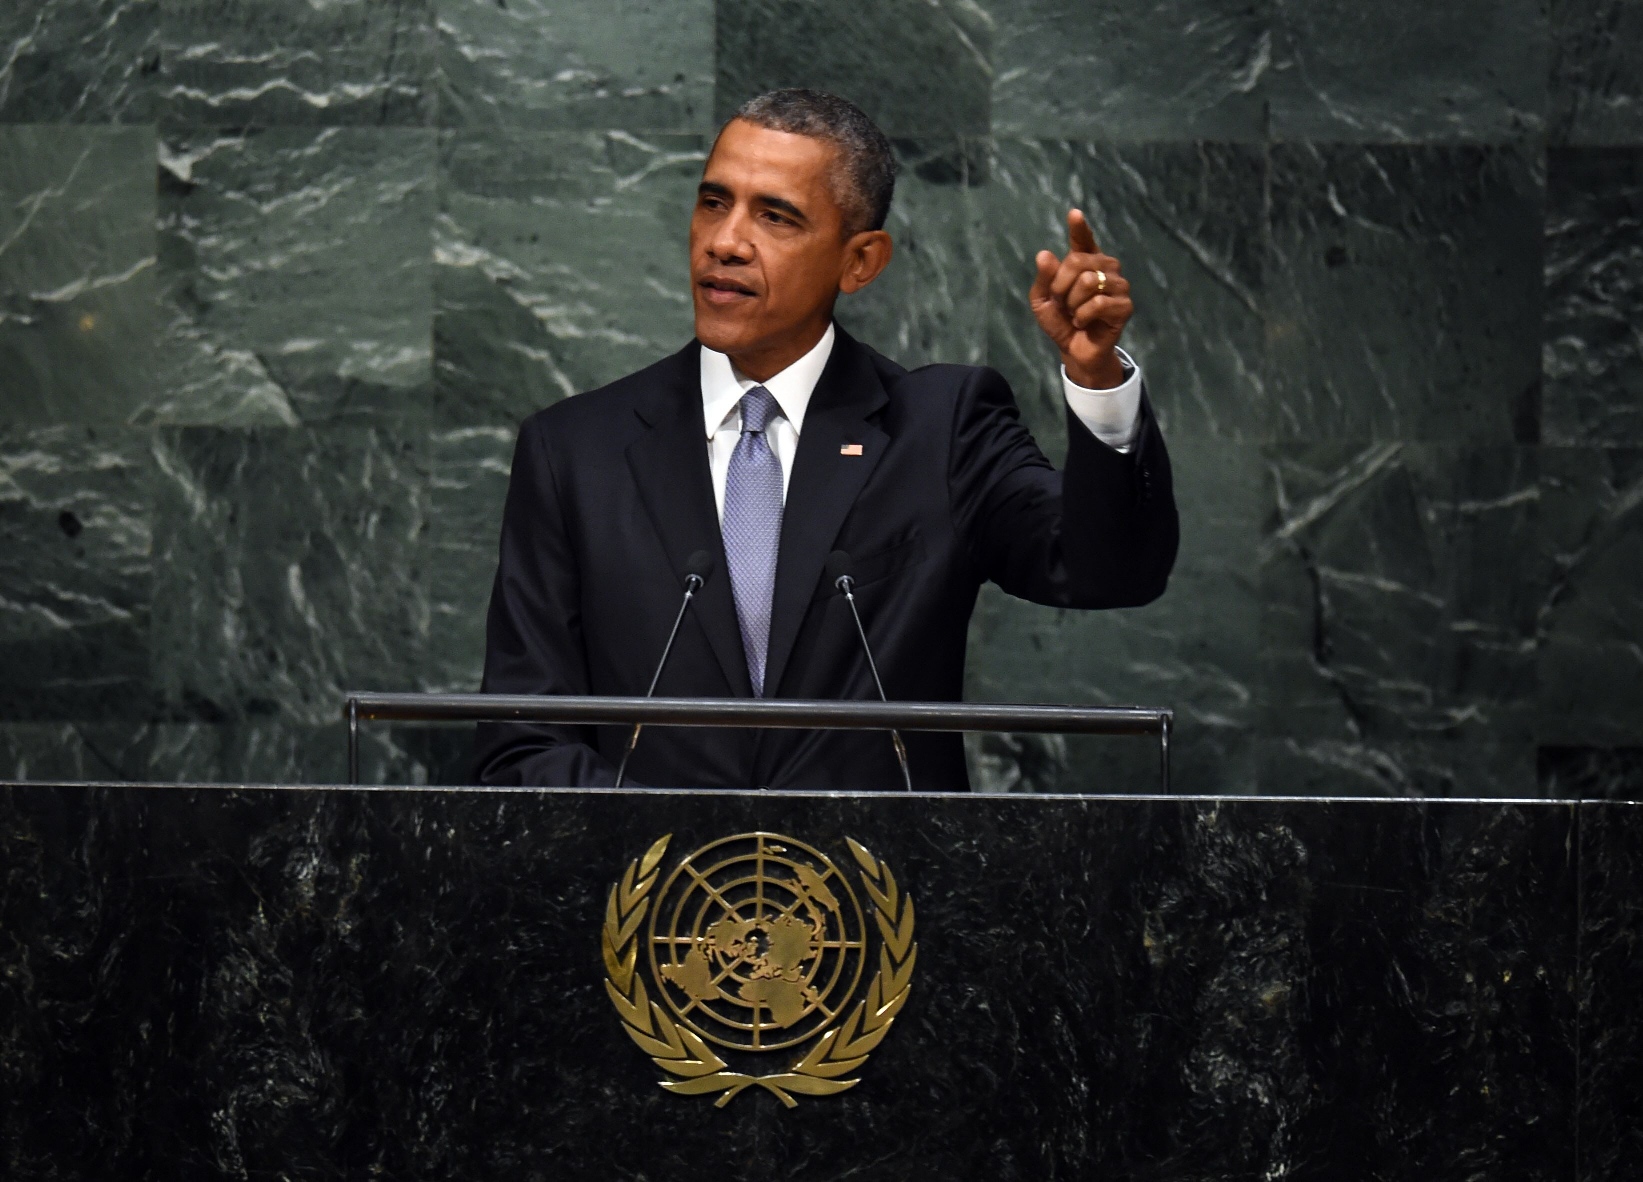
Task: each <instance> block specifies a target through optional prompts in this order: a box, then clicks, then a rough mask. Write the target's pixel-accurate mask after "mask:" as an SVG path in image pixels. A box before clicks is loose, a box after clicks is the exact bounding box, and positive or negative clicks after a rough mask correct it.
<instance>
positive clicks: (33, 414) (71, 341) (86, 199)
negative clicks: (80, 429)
mask: <svg viewBox="0 0 1643 1182" xmlns="http://www.w3.org/2000/svg"><path fill="white" fill-rule="evenodd" d="M155 259H156V255H155V241H154V133H153V131H152V129H150V128H146V127H84V126H71V127H47V126H25V127H7V126H4V125H0V374H4V378H3V379H0V380H3V382H4V397H3V398H0V423H37V424H42V425H46V424H53V423H73V424H86V423H99V424H105V425H109V426H114V425H118V424H123V423H125V422H127V421H129V420H131V419H132V418H134V417H135V416H137V415H138V414H139V413H140V412H141V411H142V409H143V407H144V405H145V404H146V402H147V400H148V398H149V396H150V390H151V383H152V381H153V378H154V330H155V316H154V276H155Z"/></svg>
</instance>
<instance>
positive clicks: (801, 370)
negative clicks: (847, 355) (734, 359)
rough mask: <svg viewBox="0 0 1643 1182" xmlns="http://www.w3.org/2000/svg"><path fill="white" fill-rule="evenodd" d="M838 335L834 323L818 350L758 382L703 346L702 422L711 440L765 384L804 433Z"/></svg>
mask: <svg viewBox="0 0 1643 1182" xmlns="http://www.w3.org/2000/svg"><path fill="white" fill-rule="evenodd" d="M836 336H837V334H836V333H835V332H834V331H833V325H832V323H831V322H829V323H828V325H827V331H826V332H824V333H822V338H821V340H819V341H817V342H816V344H815V347H814V348H812V349H811V350H810V352H808V353H806V354H805V355H804V356H803V357H801V358H799V359H798V360H797V361H795V362H794V363H793V364H792V365H790V366H788V367H787V368H786V369H784V370H782V372H781V373H779V374H777V375H776V376H775V377H773V378H771V379H770V380H769V381H766V382H755V381H754V380H753V379H752V378H748V377H743V376H742V374H741V373H740V372H739V371H738V370H737V369H736V367H735V366H734V365H732V364H731V363H730V358H729V357H727V356H725V355H724V354H723V353H719V352H716V351H714V350H712V349H709V348H708V347H707V346H706V345H703V346H702V357H701V375H702V422H703V425H704V426H705V427H706V429H707V437H708V438H709V439H712V438H713V436H714V435H715V434H717V433H718V430H719V428H720V427H722V426H723V425H724V422H725V420H726V419H728V418H729V417H730V416H731V415H732V414H734V413H735V412H736V410H737V408H738V405H739V404H740V403H741V400H742V395H743V394H746V393H747V392H748V391H749V390H751V389H752V388H753V387H754V386H760V385H762V386H763V387H764V388H765V389H766V390H769V391H770V396H771V397H772V398H774V399H775V400H776V405H777V406H779V407H781V411H782V417H783V418H785V419H786V420H787V421H788V422H789V423H792V424H793V432H794V434H798V433H800V432H802V431H803V430H804V412H805V410H806V409H808V407H809V406H810V396H811V395H812V394H814V393H815V392H816V383H817V382H819V381H820V380H821V375H822V370H824V369H826V368H827V359H828V358H829V357H831V356H832V355H833V341H834V339H835V337H836Z"/></svg>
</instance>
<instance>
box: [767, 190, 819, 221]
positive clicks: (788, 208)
mask: <svg viewBox="0 0 1643 1182" xmlns="http://www.w3.org/2000/svg"><path fill="white" fill-rule="evenodd" d="M753 200H755V201H757V202H758V203H759V204H760V205H763V206H765V207H766V208H769V209H773V210H775V211H776V212H777V213H785V214H786V215H787V216H788V217H790V218H795V219H797V220H798V221H801V222H808V221H809V220H810V219H809V218H808V217H806V216H805V212H804V210H802V209H800V208H799V207H798V206H797V205H794V204H793V203H792V202H791V201H788V200H787V199H786V198H783V197H774V196H771V195H770V194H769V193H760V194H759V195H758V196H756V197H754V198H753Z"/></svg>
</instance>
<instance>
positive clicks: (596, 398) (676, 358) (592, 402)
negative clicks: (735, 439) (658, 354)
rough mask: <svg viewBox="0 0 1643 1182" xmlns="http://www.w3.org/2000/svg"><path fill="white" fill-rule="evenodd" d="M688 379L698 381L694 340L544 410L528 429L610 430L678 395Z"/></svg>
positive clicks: (528, 423) (566, 431)
mask: <svg viewBox="0 0 1643 1182" xmlns="http://www.w3.org/2000/svg"><path fill="white" fill-rule="evenodd" d="M687 380H688V382H689V383H690V384H694V383H695V382H696V381H697V378H696V343H695V342H694V341H692V342H691V343H690V344H688V345H686V346H685V347H684V348H683V349H681V350H679V351H678V352H677V353H672V354H669V355H668V356H666V357H663V358H662V359H661V360H659V361H655V362H652V363H651V364H650V365H647V366H645V367H644V368H643V369H639V370H635V371H634V372H633V373H630V374H625V375H624V376H622V377H619V378H617V379H616V380H615V381H613V382H607V383H606V384H605V385H603V386H599V387H596V388H595V389H592V390H587V391H585V392H583V393H581V394H573V395H570V396H569V397H566V398H561V399H560V400H559V401H558V402H555V403H553V404H552V405H550V406H545V407H543V408H542V409H541V410H539V411H537V412H536V413H534V414H532V415H531V416H530V417H529V418H528V419H526V420H525V427H526V429H527V430H530V429H535V430H540V431H546V432H550V433H552V434H556V435H564V434H580V433H584V432H588V431H601V430H609V429H611V428H612V427H614V426H616V425H617V424H621V423H626V422H628V421H630V420H631V419H632V418H633V416H632V412H633V411H635V410H643V409H644V408H646V407H647V406H651V405H655V404H656V403H657V401H658V400H659V399H665V398H666V397H667V396H668V395H669V394H670V393H676V392H677V391H678V389H679V387H680V386H681V384H682V383H685V382H686V381H687Z"/></svg>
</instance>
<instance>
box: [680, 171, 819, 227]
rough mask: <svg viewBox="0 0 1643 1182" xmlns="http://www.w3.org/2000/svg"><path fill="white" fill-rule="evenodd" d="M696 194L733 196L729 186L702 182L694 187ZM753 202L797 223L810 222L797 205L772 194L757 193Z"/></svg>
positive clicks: (808, 216)
mask: <svg viewBox="0 0 1643 1182" xmlns="http://www.w3.org/2000/svg"><path fill="white" fill-rule="evenodd" d="M696 193H697V196H700V197H725V198H731V197H734V196H735V194H734V193H732V192H731V191H730V186H728V185H721V184H720V183H719V182H718V181H703V182H702V183H701V184H699V185H697V186H696ZM753 200H754V201H755V202H756V203H757V204H759V205H762V206H764V207H765V208H766V209H773V210H775V211H776V212H778V213H785V214H786V215H787V216H788V217H790V218H794V219H795V220H797V221H801V222H808V221H809V220H810V215H809V214H807V213H805V212H804V210H802V209H800V208H799V207H798V206H797V205H794V204H793V203H792V202H791V201H789V200H788V199H787V198H785V197H777V196H776V195H775V194H773V193H757V194H755V195H754V197H753Z"/></svg>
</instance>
